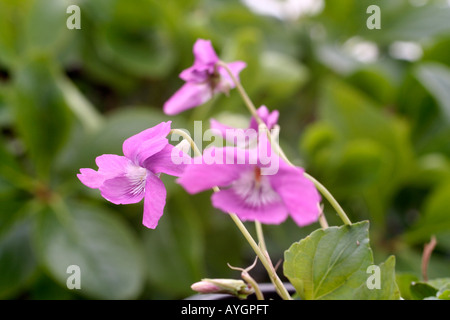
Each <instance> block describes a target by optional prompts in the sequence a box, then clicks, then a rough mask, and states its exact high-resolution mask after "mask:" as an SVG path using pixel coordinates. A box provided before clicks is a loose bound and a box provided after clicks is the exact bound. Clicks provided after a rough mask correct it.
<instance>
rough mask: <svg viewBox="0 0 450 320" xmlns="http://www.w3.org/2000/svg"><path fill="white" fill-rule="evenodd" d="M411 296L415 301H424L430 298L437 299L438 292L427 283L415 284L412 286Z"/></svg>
mask: <svg viewBox="0 0 450 320" xmlns="http://www.w3.org/2000/svg"><path fill="white" fill-rule="evenodd" d="M410 290H411V295H412V297H413V298H414V300H423V299H425V298H428V297H435V296H436V293H437V292H438V290H437V289H436V288H435V287H433V286H431V285H429V284H428V283H425V282H413V283H411V286H410Z"/></svg>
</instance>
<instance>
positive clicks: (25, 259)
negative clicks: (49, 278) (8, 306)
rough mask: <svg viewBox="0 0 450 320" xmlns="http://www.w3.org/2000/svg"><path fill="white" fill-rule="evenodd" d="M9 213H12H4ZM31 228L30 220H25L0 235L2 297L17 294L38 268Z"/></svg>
mask: <svg viewBox="0 0 450 320" xmlns="http://www.w3.org/2000/svg"><path fill="white" fill-rule="evenodd" d="M2 209H3V208H2ZM7 213H10V214H12V212H3V213H2V214H7ZM30 230H31V227H30V223H29V221H25V222H21V223H19V224H16V225H14V226H13V227H11V228H10V230H9V232H8V233H7V234H5V235H1V237H0V298H5V297H9V296H11V295H13V294H15V293H16V292H17V291H18V290H19V289H21V288H22V287H23V286H24V285H25V284H26V282H27V281H29V280H30V279H31V277H32V275H33V274H34V272H35V270H36V265H37V264H36V259H35V256H34V253H33V251H32V247H31V237H30Z"/></svg>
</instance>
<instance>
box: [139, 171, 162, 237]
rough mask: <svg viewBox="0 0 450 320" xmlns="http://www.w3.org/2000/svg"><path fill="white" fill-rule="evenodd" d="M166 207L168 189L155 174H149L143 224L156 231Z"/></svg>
mask: <svg viewBox="0 0 450 320" xmlns="http://www.w3.org/2000/svg"><path fill="white" fill-rule="evenodd" d="M165 205H166V188H165V187H164V184H163V182H162V181H161V179H159V178H158V177H157V176H155V175H154V174H151V173H150V174H148V176H147V183H146V185H145V200H144V216H143V218H142V224H143V225H144V226H146V227H147V228H151V229H155V228H156V226H157V225H158V221H159V219H160V218H161V216H162V215H163V213H164V206H165Z"/></svg>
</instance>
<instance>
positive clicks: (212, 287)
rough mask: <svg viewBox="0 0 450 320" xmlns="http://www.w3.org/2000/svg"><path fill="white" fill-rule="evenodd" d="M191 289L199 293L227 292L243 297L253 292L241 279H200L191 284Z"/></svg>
mask: <svg viewBox="0 0 450 320" xmlns="http://www.w3.org/2000/svg"><path fill="white" fill-rule="evenodd" d="M191 289H192V290H194V291H197V292H199V293H227V294H231V295H234V296H236V297H238V298H239V299H245V298H247V296H248V295H249V294H252V293H253V289H252V288H250V287H248V286H247V284H246V283H245V282H244V281H242V280H234V279H202V281H199V282H196V283H194V284H193V285H192V286H191Z"/></svg>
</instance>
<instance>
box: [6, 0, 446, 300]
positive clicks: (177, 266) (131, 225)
mask: <svg viewBox="0 0 450 320" xmlns="http://www.w3.org/2000/svg"><path fill="white" fill-rule="evenodd" d="M73 4H75V5H78V6H79V8H80V12H81V29H72V30H69V29H68V28H67V26H66V21H67V19H68V18H69V17H70V16H71V15H72V13H67V12H66V10H67V7H68V6H69V5H73ZM370 5H377V6H379V8H380V10H381V25H380V26H381V28H380V29H369V28H368V27H367V25H366V22H367V20H368V19H369V18H370V16H371V13H367V12H366V10H367V8H368V7H369V6H370ZM449 21H450V2H449V1H439V0H434V1H432V0H429V1H427V0H397V1H389V0H340V1H334V0H328V1H326V0H308V1H307V0H297V1H296V0H289V1H288V0H286V1H280V0H279V1H276V0H254V1H252V0H242V1H238V0H229V1H219V0H209V1H206V0H183V1H175V0H165V1H158V0H135V1H126V0H95V1H87V0H85V1H76V0H72V1H63V0H0V130H1V136H0V298H1V299H181V298H184V297H187V296H189V295H191V294H193V292H192V291H191V289H190V285H191V284H192V283H193V282H196V281H198V280H200V279H201V278H206V277H209V278H214V277H215V278H227V277H232V278H239V272H237V271H232V270H230V269H229V268H228V267H227V263H230V264H231V265H233V266H239V267H246V266H248V265H250V264H251V263H252V262H253V259H254V254H253V253H252V251H251V249H250V247H249V246H248V245H247V243H246V242H245V240H244V239H243V237H242V236H241V234H240V233H239V232H238V231H237V229H236V227H235V226H234V224H233V222H232V221H231V219H230V218H229V217H228V216H227V215H225V214H223V213H222V212H219V211H218V210H215V209H213V208H212V206H211V204H210V195H211V192H204V193H202V194H199V195H195V196H189V195H187V194H186V192H185V191H184V190H183V189H182V188H181V187H180V186H178V185H177V184H176V183H175V179H174V178H173V177H168V176H164V177H163V180H164V182H165V184H166V187H167V189H168V199H167V206H166V209H165V214H164V216H163V217H162V219H161V220H160V223H159V225H158V227H157V228H156V229H155V230H150V229H146V228H145V227H144V226H143V225H142V223H141V221H142V211H143V204H142V203H138V204H132V205H126V206H116V205H113V204H111V203H109V202H107V201H106V200H104V199H103V198H102V197H101V196H100V193H99V192H98V190H91V189H89V188H87V187H85V186H84V185H82V184H81V183H80V181H79V180H78V179H77V177H76V174H77V173H78V172H79V168H94V169H96V168H97V167H96V165H95V162H94V161H95V157H96V156H98V155H101V154H104V153H114V154H122V153H121V148H122V142H123V141H124V139H126V138H128V137H129V136H131V135H133V134H135V133H138V132H140V131H141V130H144V129H146V128H149V127H151V126H154V125H155V124H157V123H159V122H161V121H167V120H172V121H173V126H172V127H174V128H175V127H176V128H185V129H188V130H190V131H191V133H192V128H193V121H194V120H203V121H204V122H203V129H204V130H205V129H207V128H208V119H209V118H210V117H215V118H216V119H218V120H221V121H223V122H225V123H227V122H228V123H233V124H236V123H244V124H246V123H247V121H248V119H249V114H248V112H247V110H246V109H245V106H244V104H243V103H242V101H241V100H240V97H239V96H238V93H237V92H236V91H235V90H234V91H232V92H231V93H230V95H229V96H228V97H226V96H224V95H221V96H217V97H215V98H214V99H213V100H212V101H210V102H208V103H206V104H205V105H203V106H201V107H198V108H196V109H193V110H189V111H187V112H185V113H182V114H180V115H177V116H174V117H168V116H165V115H164V114H163V113H162V105H163V103H164V102H165V101H166V100H167V99H168V98H169V97H170V96H171V95H172V94H173V93H174V92H175V91H176V90H177V89H178V88H179V87H180V86H181V85H182V81H181V80H180V79H179V78H178V74H179V73H180V72H181V71H182V70H183V69H185V68H187V67H188V66H190V65H191V63H192V62H193V55H192V45H193V44H194V42H195V40H196V39H197V38H204V39H210V40H212V43H213V45H214V47H215V49H216V51H217V52H218V54H219V56H220V57H221V58H222V60H224V61H234V60H243V61H246V62H247V64H248V67H247V68H246V69H245V70H243V71H242V73H241V80H242V83H243V85H244V87H245V88H246V90H247V91H248V94H249V95H250V97H251V98H252V99H253V102H254V103H255V105H257V106H259V105H262V104H264V105H266V106H267V107H268V108H269V109H270V110H274V109H278V110H279V111H280V120H279V124H280V126H281V133H280V143H281V145H282V147H283V148H284V150H285V152H286V153H287V155H288V157H289V158H290V159H291V160H292V161H293V162H294V163H295V164H297V165H300V166H303V167H305V168H306V170H307V171H308V172H309V173H310V174H312V175H313V176H315V177H316V178H317V179H318V180H319V181H321V182H322V183H323V184H324V185H325V186H327V187H328V188H329V190H330V191H331V192H332V193H333V194H334V195H335V197H336V198H337V200H338V201H339V202H340V203H341V205H342V206H343V208H344V209H345V210H346V212H347V214H348V215H349V217H350V219H351V220H352V221H360V220H370V222H371V225H370V235H371V246H372V249H373V252H374V257H375V263H380V262H381V261H383V260H384V259H385V258H386V257H387V256H388V255H391V254H394V255H395V256H396V259H397V260H396V261H397V262H396V263H397V264H396V270H397V273H398V274H403V273H407V274H412V275H415V276H416V277H418V278H421V256H422V252H423V247H424V244H425V243H427V242H429V241H430V238H431V236H432V235H435V236H436V238H437V242H438V243H437V246H436V248H435V250H434V252H433V254H432V257H431V261H430V265H429V270H428V276H429V277H430V278H433V277H444V276H447V277H448V276H450V54H449V53H450V23H449ZM324 204H325V215H326V217H327V219H328V221H329V223H330V224H331V225H340V224H341V221H340V220H339V219H338V217H337V216H336V214H335V212H334V211H333V209H332V208H331V207H330V206H329V205H328V203H326V201H324ZM246 225H247V227H248V228H249V230H250V231H252V232H253V231H254V229H253V225H252V224H246ZM317 228H319V225H318V224H314V225H311V226H308V227H305V228H298V227H297V226H296V225H295V224H294V223H293V222H292V220H290V219H288V220H287V221H286V222H284V223H283V224H281V225H279V226H265V227H264V231H265V234H266V241H267V245H268V248H269V252H270V254H271V256H272V259H273V261H274V263H275V262H276V261H278V259H281V258H282V257H283V252H284V250H286V249H287V248H288V247H289V246H290V245H291V244H292V243H293V242H295V241H299V240H300V239H302V238H303V237H305V236H306V235H308V234H309V233H310V232H312V231H313V230H315V229H317ZM69 265H78V266H80V268H81V289H80V290H76V289H75V290H68V289H67V287H66V281H67V279H68V277H69V276H70V274H68V273H67V267H68V266H69ZM280 273H281V272H280ZM253 275H254V276H255V278H256V279H257V280H259V281H263V282H264V281H268V279H267V278H266V276H265V274H264V272H263V271H262V270H259V269H256V270H255V271H254V274H253Z"/></svg>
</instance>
